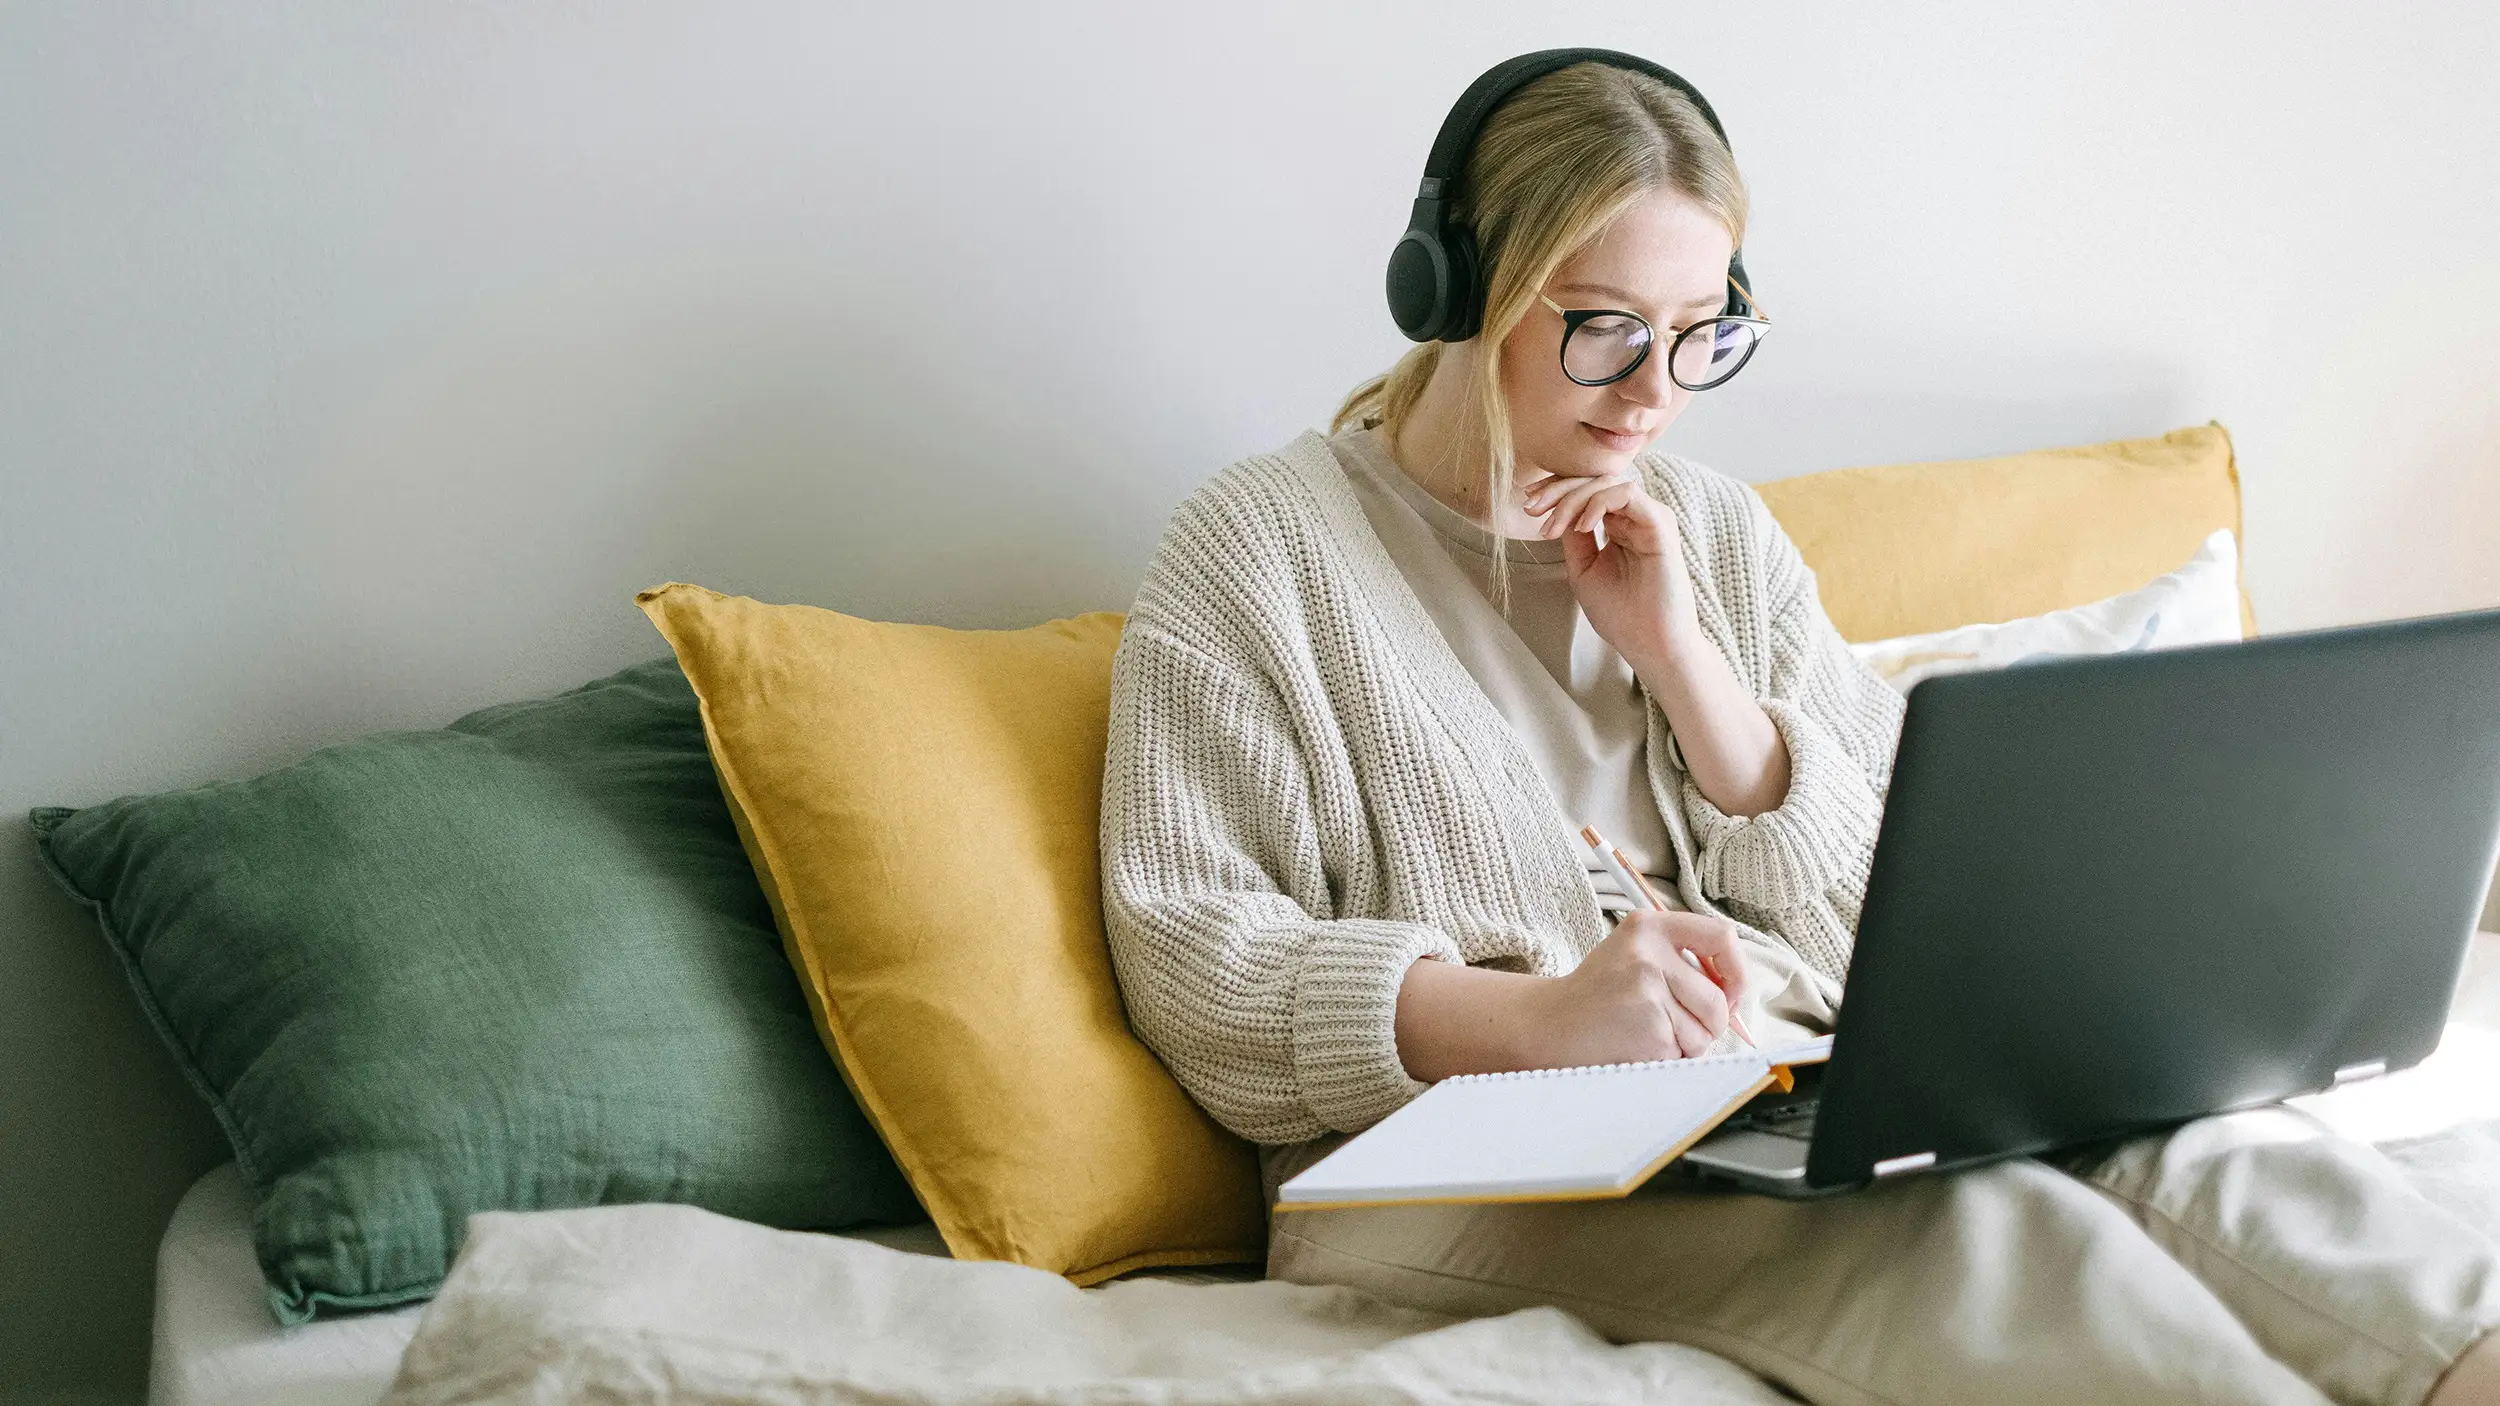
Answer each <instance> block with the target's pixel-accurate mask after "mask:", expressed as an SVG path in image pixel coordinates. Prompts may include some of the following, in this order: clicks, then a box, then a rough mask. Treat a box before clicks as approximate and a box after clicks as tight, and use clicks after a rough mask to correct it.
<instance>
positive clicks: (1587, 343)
mask: <svg viewBox="0 0 2500 1406" xmlns="http://www.w3.org/2000/svg"><path fill="white" fill-rule="evenodd" d="M1738 291H1739V292H1742V291H1743V290H1742V289H1739V290H1738ZM1537 296H1538V299H1539V300H1540V301H1542V302H1543V303H1544V304H1545V305H1546V306H1547V307H1549V308H1552V309H1553V310H1554V311H1555V312H1557V313H1560V314H1561V315H1562V320H1563V335H1562V352H1561V355H1562V370H1563V374H1564V375H1566V376H1569V377H1570V378H1571V379H1572V380H1574V381H1576V382H1578V383H1579V384H1581V385H1583V386H1611V385H1613V384H1614V383H1615V382H1617V381H1620V380H1622V379H1623V378H1624V377H1626V376H1629V375H1631V374H1632V373H1633V372H1635V371H1638V370H1640V369H1641V363H1642V362H1644V361H1647V360H1649V353H1650V349H1651V348H1652V347H1654V346H1656V345H1657V344H1658V330H1657V329H1656V328H1654V327H1652V326H1650V325H1649V319H1648V318H1645V317H1643V316H1641V315H1640V314H1639V313H1636V312H1626V311H1624V310H1623V309H1621V308H1566V307H1564V306H1563V305H1561V304H1560V303H1557V302H1555V301H1554V300H1553V299H1551V298H1548V297H1545V296H1544V295H1543V294H1541V293H1540V294H1538V295H1537ZM1744 297H1745V302H1746V305H1747V306H1749V307H1752V308H1753V309H1754V311H1756V312H1760V311H1761V310H1762V308H1761V305H1760V304H1759V303H1756V302H1754V301H1753V295H1752V294H1750V293H1746V294H1745V295H1744ZM1770 330H1771V322H1770V319H1769V318H1765V317H1706V318H1703V319H1702V320H1701V321H1699V322H1696V323H1694V324H1692V325H1691V326H1689V327H1686V328H1685V329H1684V330H1682V331H1680V332H1678V333H1676V334H1675V340H1674V341H1672V342H1670V343H1668V344H1667V376H1668V378H1669V379H1670V380H1673V381H1674V382H1675V383H1676V384H1677V385H1679V386H1682V387H1683V388H1684V389H1686V390H1688V391H1706V390H1708V389H1710V388H1711V387H1713V386H1721V385H1725V384H1727V382H1728V379H1729V378H1730V377H1732V376H1734V375H1735V374H1736V373H1737V372H1739V371H1742V370H1744V369H1745V363H1746V362H1748V361H1750V360H1752V359H1753V353H1754V348H1756V347H1758V346H1760V345H1762V336H1763V334H1764V333H1766V332H1768V331H1770Z"/></svg>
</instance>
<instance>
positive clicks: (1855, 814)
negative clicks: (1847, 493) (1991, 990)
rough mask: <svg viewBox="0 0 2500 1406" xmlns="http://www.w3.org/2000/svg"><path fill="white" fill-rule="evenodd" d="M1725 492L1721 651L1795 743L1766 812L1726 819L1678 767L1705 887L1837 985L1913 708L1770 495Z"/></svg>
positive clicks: (1718, 555) (1718, 558)
mask: <svg viewBox="0 0 2500 1406" xmlns="http://www.w3.org/2000/svg"><path fill="white" fill-rule="evenodd" d="M1728 486H1729V487H1730V488H1732V489H1733V490H1734V492H1735V495H1736V496H1737V497H1738V498H1740V499H1741V501H1742V507H1741V510H1739V511H1740V512H1741V516H1739V517H1738V520H1737V521H1736V522H1734V523H1732V524H1730V525H1729V526H1730V529H1731V530H1729V531H1728V532H1726V534H1725V535H1724V536H1723V537H1722V538H1721V539H1720V541H1719V543H1718V544H1717V547H1718V550H1716V551H1714V553H1713V556H1714V558H1715V560H1714V561H1713V563H1712V564H1713V566H1714V568H1715V569H1716V570H1718V571H1719V572H1721V573H1725V574H1727V575H1728V576H1732V577H1733V578H1735V579H1722V580H1720V581H1719V582H1718V583H1717V585H1718V588H1719V590H1718V594H1719V596H1720V598H1721V600H1722V602H1723V603H1724V604H1725V606H1726V611H1725V614H1726V617H1727V620H1728V631H1727V633H1728V635H1729V637H1730V638H1728V639H1726V640H1723V641H1722V643H1723V646H1725V647H1727V648H1728V652H1729V655H1730V658H1729V662H1730V663H1731V664H1732V665H1733V666H1734V667H1735V668H1736V670H1737V672H1738V674H1739V676H1740V677H1743V678H1745V679H1746V681H1747V683H1748V684H1749V685H1750V686H1751V687H1752V689H1753V691H1754V696H1755V697H1756V699H1757V700H1759V701H1760V703H1761V705H1762V711H1763V712H1764V713H1765V714H1767V715H1768V716H1769V717H1770V719H1771V722H1772V724H1773V726H1775V727H1777V728H1778V729H1779V733H1780V738H1781V741H1782V742H1784V743H1785V744H1786V745H1787V748H1788V768H1789V779H1788V793H1787V795H1786V796H1785V797H1783V798H1782V799H1781V801H1780V803H1779V805H1777V806H1776V807H1774V808H1772V809H1770V810H1767V811H1764V812H1763V813H1762V814H1760V815H1755V816H1736V815H1729V814H1728V813H1726V812H1725V811H1722V810H1720V809H1719V808H1718V806H1717V805H1715V804H1713V803H1712V802H1711V800H1710V798H1709V797H1708V796H1706V795H1704V794H1703V793H1702V789H1701V787H1700V786H1699V785H1698V784H1697V783H1696V782H1695V781H1694V780H1693V777H1692V773H1691V772H1690V771H1684V770H1682V769H1681V767H1680V766H1679V771H1680V772H1681V777H1682V785H1681V790H1682V799H1683V802H1684V809H1685V815H1686V817H1687V818H1688V819H1689V820H1690V821H1691V822H1692V827H1693V838H1694V847H1695V850H1696V851H1697V853H1696V856H1695V858H1696V864H1695V868H1696V871H1697V872H1696V875H1695V878H1696V879H1697V880H1698V882H1699V885H1700V887H1701V889H1702V891H1703V892H1704V893H1705V894H1708V895H1710V896H1712V897H1714V898H1717V899H1720V900H1721V901H1723V902H1724V903H1726V904H1727V905H1728V907H1729V908H1730V911H1731V912H1732V913H1734V914H1735V915H1736V916H1738V917H1740V918H1744V919H1747V920H1748V921H1751V922H1753V923H1754V924H1755V926H1757V927H1763V928H1766V929H1772V930H1776V931H1779V932H1781V933H1782V934H1783V935H1784V936H1786V937H1787V938H1788V940H1789V941H1790V943H1791V944H1792V945H1794V946H1795V947H1796V948H1797V949H1798V951H1799V954H1800V955H1802V956H1804V957H1805V958H1806V959H1807V960H1808V961H1809V962H1811V963H1812V964H1813V965H1815V966H1816V967H1818V968H1821V969H1823V970H1824V972H1825V973H1826V974H1827V975H1830V976H1831V977H1833V978H1834V979H1835V980H1837V979H1840V978H1842V977H1843V976H1845V974H1846V973H1847V970H1848V953H1849V946H1850V944H1851V942H1852V941H1853V940H1854V937H1855V934H1856V930H1857V919H1858V913H1859V910H1860V909H1861V908H1862V907H1863V906H1864V903H1865V898H1866V881H1867V873H1868V870H1869V868H1870V867H1871V866H1872V864H1873V860H1874V854H1875V834H1876V831H1877V829H1878V827H1879V826H1880V825H1881V823H1882V820H1883V807H1884V793H1885V791H1886V789H1887V788H1888V787H1889V785H1890V784H1891V778H1892V757H1893V749H1894V746H1895V745H1896V743H1897V742H1898V741H1899V738H1900V732H1901V716H1902V709H1903V703H1902V700H1901V695H1900V694H1898V693H1896V692H1895V691H1894V690H1893V688H1892V687H1891V685H1889V684H1887V683H1885V682H1884V681H1883V679H1882V677H1881V676H1879V675H1877V674H1876V673H1875V671H1874V670H1872V669H1870V668H1868V667H1867V666H1866V665H1865V664H1864V663H1862V662H1860V661H1859V659H1858V658H1857V656H1856V655H1855V654H1853V653H1851V651H1850V649H1849V645H1848V642H1847V641H1846V640H1844V639H1842V638H1841V636H1840V631H1839V630H1838V629H1837V628H1835V627H1834V626H1833V624H1832V622H1831V617H1830V616H1829V615H1827V614H1826V613H1825V612H1824V610H1823V604H1822V601H1821V599H1820V597H1818V596H1817V595H1816V593H1815V582H1814V572H1813V570H1812V569H1811V568H1809V567H1808V566H1807V565H1806V564H1805V560H1804V558H1803V557H1801V556H1799V555H1798V552H1797V547H1796V544H1795V543H1793V542H1791V541H1790V540H1789V538H1788V534H1787V533H1786V532H1785V531H1783V530H1782V529H1781V528H1780V525H1779V522H1778V520H1777V519H1775V518H1773V517H1772V516H1771V512H1770V509H1769V508H1767V507H1765V506H1764V505H1763V502H1762V499H1761V496H1760V495H1759V494H1757V493H1755V492H1754V491H1753V489H1752V488H1751V487H1749V486H1746V485H1743V484H1737V483H1734V482H1733V481H1732V480H1731V481H1729V484H1728ZM1730 506H1731V508H1733V507H1734V505H1733V504H1731V505H1730Z"/></svg>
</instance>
